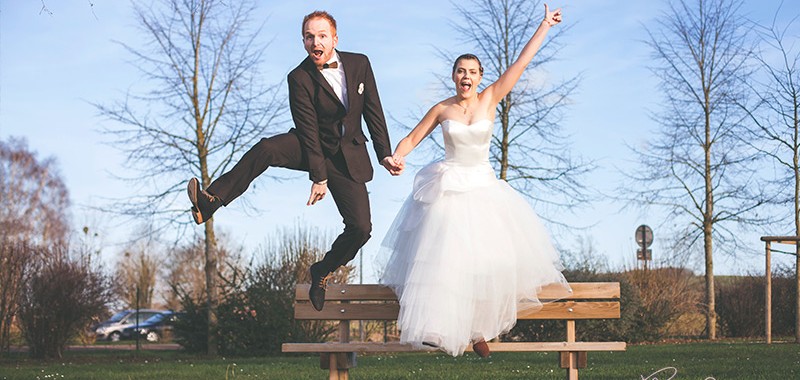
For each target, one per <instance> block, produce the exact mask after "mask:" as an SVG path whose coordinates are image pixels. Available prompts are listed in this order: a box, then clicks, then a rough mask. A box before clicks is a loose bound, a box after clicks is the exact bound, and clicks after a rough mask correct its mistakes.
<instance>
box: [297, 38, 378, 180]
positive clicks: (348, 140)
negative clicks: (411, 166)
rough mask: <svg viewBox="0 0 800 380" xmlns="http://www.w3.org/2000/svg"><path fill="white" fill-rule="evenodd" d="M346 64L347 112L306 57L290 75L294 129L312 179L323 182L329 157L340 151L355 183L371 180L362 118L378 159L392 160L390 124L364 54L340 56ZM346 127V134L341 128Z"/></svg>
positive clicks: (370, 168)
mask: <svg viewBox="0 0 800 380" xmlns="http://www.w3.org/2000/svg"><path fill="white" fill-rule="evenodd" d="M338 53H339V59H340V60H341V64H342V65H344V73H345V83H346V86H347V101H348V103H350V104H349V106H348V108H347V109H345V107H344V105H343V104H342V103H341V101H339V98H338V97H337V96H336V94H335V93H334V92H333V89H332V88H331V86H330V85H329V84H328V81H326V80H325V77H324V76H322V74H321V73H320V72H319V70H318V69H317V67H316V66H315V65H314V62H313V61H311V59H310V58H309V57H306V59H305V60H303V62H301V63H300V65H299V66H297V67H296V68H295V69H294V70H292V71H291V72H290V73H289V76H288V83H289V105H290V108H291V111H292V119H294V125H295V128H294V129H293V132H295V133H297V135H298V138H299V140H300V143H301V145H302V147H303V150H304V152H305V154H306V155H307V158H308V173H309V178H310V179H311V180H312V181H314V182H320V181H323V180H325V179H327V178H328V175H327V169H326V166H325V165H326V164H325V158H326V157H333V156H334V155H335V154H337V153H338V152H339V151H340V150H341V152H342V155H343V156H344V159H345V161H346V164H347V170H348V172H349V174H350V178H352V179H353V180H354V181H357V182H368V181H370V180H371V179H372V175H373V169H372V165H371V164H370V159H369V153H367V147H366V143H367V137H366V136H364V132H363V130H362V128H361V119H362V116H363V118H364V120H365V121H366V122H367V129H368V130H369V134H370V137H371V138H372V146H373V148H374V149H375V153H376V154H377V157H378V160H382V159H383V158H384V157H386V156H391V155H392V150H391V146H390V143H389V134H388V132H387V130H386V120H385V119H384V116H383V108H382V107H381V100H380V97H379V96H378V88H377V86H376V85H375V77H374V76H373V74H372V67H371V66H370V63H369V59H368V58H367V56H365V55H363V54H356V53H347V52H338ZM341 125H344V134H342V132H341V129H340V126H341Z"/></svg>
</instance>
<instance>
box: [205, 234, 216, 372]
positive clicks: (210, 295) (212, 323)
mask: <svg viewBox="0 0 800 380" xmlns="http://www.w3.org/2000/svg"><path fill="white" fill-rule="evenodd" d="M205 235H206V249H205V256H206V265H205V272H206V304H207V306H208V341H207V342H208V352H207V353H208V356H211V357H214V356H217V348H218V346H219V345H218V344H217V305H218V303H219V302H218V297H219V294H218V290H217V238H216V236H215V235H214V220H213V219H211V220H209V221H207V222H206V223H205Z"/></svg>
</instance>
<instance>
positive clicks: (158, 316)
mask: <svg viewBox="0 0 800 380" xmlns="http://www.w3.org/2000/svg"><path fill="white" fill-rule="evenodd" d="M166 317H167V315H166V314H156V315H154V316H152V317H150V318H147V319H145V321H144V322H142V323H143V324H144V323H147V324H149V325H152V324H155V323H158V322H161V321H162V320H163V319H164V318H166Z"/></svg>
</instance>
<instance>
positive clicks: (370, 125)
mask: <svg viewBox="0 0 800 380" xmlns="http://www.w3.org/2000/svg"><path fill="white" fill-rule="evenodd" d="M362 57H363V59H364V61H365V62H364V65H366V75H365V77H366V78H365V81H364V83H363V85H364V87H363V92H364V95H363V96H364V111H363V116H364V121H366V122H367V129H368V130H369V135H370V137H371V138H372V147H373V148H374V149H375V154H376V155H377V156H378V160H380V161H381V165H384V160H385V158H386V157H390V156H391V155H392V145H391V143H390V142H389V132H388V130H387V128H386V118H385V117H384V114H383V106H382V105H381V98H380V95H378V86H377V84H376V83H375V75H374V73H373V72H372V65H370V62H369V58H367V56H366V55H362ZM348 91H352V90H348ZM355 91H358V92H360V91H362V88H361V84H359V88H356V89H355ZM384 166H386V165H384Z"/></svg>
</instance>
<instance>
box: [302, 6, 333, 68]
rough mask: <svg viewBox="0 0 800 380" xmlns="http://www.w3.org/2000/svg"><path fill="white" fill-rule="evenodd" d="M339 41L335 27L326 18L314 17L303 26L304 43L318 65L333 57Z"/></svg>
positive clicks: (309, 54)
mask: <svg viewBox="0 0 800 380" xmlns="http://www.w3.org/2000/svg"><path fill="white" fill-rule="evenodd" d="M338 42H339V37H338V36H336V29H334V28H333V27H332V26H331V24H330V23H329V22H328V20H326V19H324V18H319V17H318V18H312V19H310V20H308V21H306V25H305V26H304V27H303V45H304V46H305V48H306V51H307V52H308V56H309V57H311V60H313V61H314V64H316V65H322V64H324V63H326V62H328V61H329V60H330V59H331V57H333V49H334V48H336V44H337V43H338Z"/></svg>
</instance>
